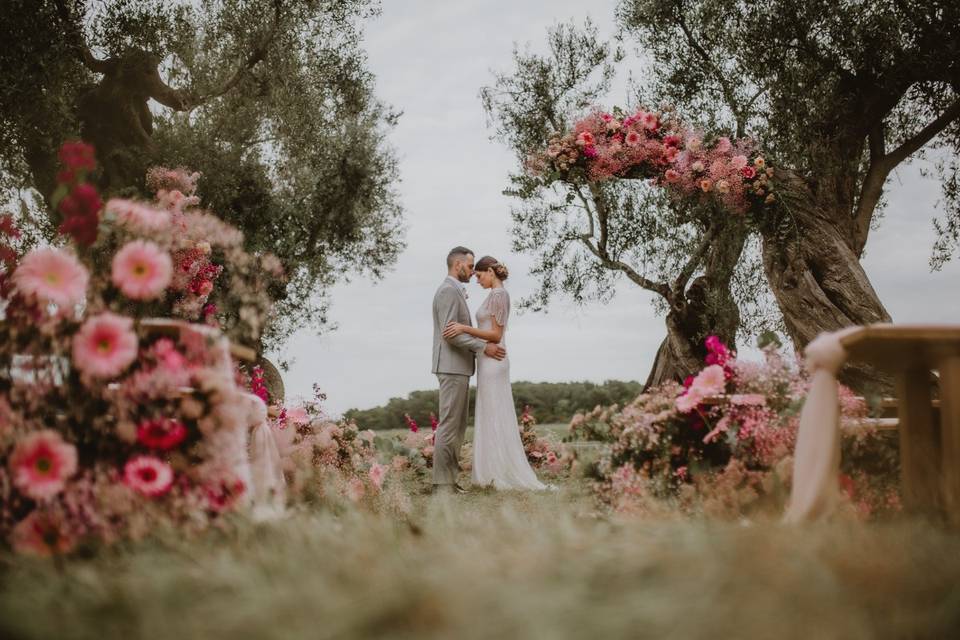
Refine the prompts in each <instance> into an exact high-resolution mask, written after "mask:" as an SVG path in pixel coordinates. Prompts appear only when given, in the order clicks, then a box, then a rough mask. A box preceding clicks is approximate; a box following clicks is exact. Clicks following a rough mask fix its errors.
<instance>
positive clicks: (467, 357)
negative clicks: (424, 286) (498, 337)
mask: <svg viewBox="0 0 960 640" xmlns="http://www.w3.org/2000/svg"><path fill="white" fill-rule="evenodd" d="M449 322H459V323H460V324H467V325H470V326H473V323H472V322H471V321H470V309H469V307H467V301H466V299H465V295H464V293H463V287H462V286H461V284H460V283H459V282H458V281H456V280H454V279H453V278H452V277H450V276H447V278H446V279H445V280H444V281H443V283H442V284H441V285H440V288H438V289H437V293H436V294H434V296H433V373H435V374H437V378H438V379H439V380H440V424H439V426H438V427H437V433H436V435H435V438H434V448H433V484H435V485H438V484H439V485H451V484H454V483H455V482H456V481H457V474H458V472H459V471H460V463H459V457H460V447H461V446H462V445H463V438H464V435H465V434H466V431H467V412H468V409H469V398H470V376H472V375H473V372H474V369H475V367H476V354H478V353H480V352H481V351H483V349H484V347H486V346H487V343H486V342H484V341H483V340H480V339H479V338H474V337H473V336H469V335H467V334H465V333H461V334H460V335H458V336H456V337H454V338H451V339H449V340H447V339H445V338H444V337H443V329H444V328H445V327H446V326H447V323H449Z"/></svg>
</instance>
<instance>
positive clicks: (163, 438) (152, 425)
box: [137, 418, 187, 451]
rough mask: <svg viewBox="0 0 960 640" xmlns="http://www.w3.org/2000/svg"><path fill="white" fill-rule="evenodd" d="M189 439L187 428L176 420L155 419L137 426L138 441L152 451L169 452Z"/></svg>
mask: <svg viewBox="0 0 960 640" xmlns="http://www.w3.org/2000/svg"><path fill="white" fill-rule="evenodd" d="M186 437H187V427H186V426H185V425H184V424H183V423H182V422H180V421H179V420H177V419H175V418H153V419H151V420H144V421H142V422H141V423H140V424H139V425H138V426H137V440H139V441H140V444H142V445H144V446H146V447H149V448H151V449H159V450H160V451H168V450H170V449H173V448H174V447H176V446H177V445H178V444H180V443H181V442H183V441H184V440H185V439H186Z"/></svg>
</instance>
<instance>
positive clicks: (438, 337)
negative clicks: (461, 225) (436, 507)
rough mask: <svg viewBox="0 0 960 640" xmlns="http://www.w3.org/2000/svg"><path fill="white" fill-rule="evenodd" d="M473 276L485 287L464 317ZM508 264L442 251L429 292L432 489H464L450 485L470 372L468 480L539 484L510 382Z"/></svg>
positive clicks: (504, 485)
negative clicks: (434, 392)
mask: <svg viewBox="0 0 960 640" xmlns="http://www.w3.org/2000/svg"><path fill="white" fill-rule="evenodd" d="M474 275H475V276H476V278H477V282H478V283H479V284H480V286H481V287H483V288H484V289H487V290H488V291H489V293H488V295H487V298H486V300H484V301H483V304H482V305H480V308H479V309H478V310H477V326H476V327H474V326H473V323H472V322H471V319H470V309H469V307H467V293H466V288H465V287H464V284H465V283H467V282H470V278H471V276H474ZM507 276H508V273H507V268H506V267H505V266H504V265H502V264H500V263H499V262H498V261H497V260H496V259H494V258H491V257H490V256H484V257H483V258H480V260H479V261H477V262H476V265H474V255H473V252H472V251H471V250H470V249H467V248H466V247H455V248H453V249H452V250H451V251H450V253H449V255H447V277H446V279H444V281H443V283H442V284H441V285H440V288H439V289H437V293H436V294H435V295H434V297H433V373H435V374H436V376H437V378H438V379H439V381H440V424H439V426H438V427H437V432H436V436H435V440H434V452H433V485H434V490H435V491H454V492H457V493H464V492H465V490H464V489H463V488H462V487H460V485H458V484H457V475H458V473H459V471H460V463H459V457H460V448H461V446H462V445H463V438H464V435H465V433H466V430H467V415H468V413H469V397H470V396H469V394H470V376H472V375H473V374H474V370H476V373H477V406H476V411H475V413H474V436H473V478H472V479H473V483H474V484H476V485H480V486H491V485H492V486H493V487H494V488H496V489H501V490H503V489H532V490H542V489H547V488H548V487H547V486H546V485H544V484H543V483H541V482H540V481H539V480H537V476H536V474H535V473H534V472H533V469H532V468H531V467H530V464H529V463H528V462H527V455H526V452H525V451H524V450H523V442H522V441H521V440H520V426H519V424H518V423H517V414H516V410H515V408H514V405H513V390H512V389H511V387H510V360H509V359H508V358H507V352H506V349H505V348H504V345H505V340H504V337H505V335H506V331H507V324H508V320H509V317H510V296H509V294H508V293H507V290H506V289H504V288H503V282H504V281H505V280H506V279H507Z"/></svg>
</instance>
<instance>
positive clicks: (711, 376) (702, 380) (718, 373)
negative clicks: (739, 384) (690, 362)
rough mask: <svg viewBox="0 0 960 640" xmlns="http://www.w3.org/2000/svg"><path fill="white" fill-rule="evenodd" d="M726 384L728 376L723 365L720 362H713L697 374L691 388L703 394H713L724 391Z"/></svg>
mask: <svg viewBox="0 0 960 640" xmlns="http://www.w3.org/2000/svg"><path fill="white" fill-rule="evenodd" d="M726 385H727V377H726V374H725V373H724V371H723V367H721V366H720V365H718V364H712V365H710V366H709V367H706V368H704V370H703V371H701V372H700V373H698V374H697V377H696V378H694V379H693V385H691V387H690V390H691V391H695V392H697V393H698V394H699V395H701V396H711V395H716V394H718V393H723V390H724V388H725V387H726Z"/></svg>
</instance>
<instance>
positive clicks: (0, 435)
mask: <svg viewBox="0 0 960 640" xmlns="http://www.w3.org/2000/svg"><path fill="white" fill-rule="evenodd" d="M61 160H62V162H63V164H64V167H63V171H61V173H60V175H59V178H58V179H59V181H60V185H59V187H58V189H57V192H56V193H55V194H54V195H53V198H52V203H53V206H54V207H55V208H56V209H57V210H58V211H59V213H60V214H61V216H62V219H63V222H62V224H61V225H60V227H59V230H60V232H61V234H62V235H63V240H65V243H64V244H63V245H62V246H51V247H40V248H35V249H33V250H31V251H30V252H28V253H27V254H26V255H20V254H19V252H18V251H17V248H16V247H17V242H16V240H17V230H16V229H15V228H14V227H13V225H12V224H11V223H10V221H9V219H7V220H5V222H4V224H3V225H2V229H0V230H2V232H3V234H4V235H3V237H2V238H0V240H2V242H0V244H2V245H3V247H4V251H3V255H2V258H3V260H4V271H3V273H2V275H0V297H2V304H3V317H2V322H0V496H2V510H0V535H2V536H3V537H4V538H5V539H6V540H8V541H9V542H10V544H11V545H12V546H13V547H14V548H15V549H17V550H19V551H24V552H31V553H37V554H41V555H43V554H50V553H64V552H67V551H70V550H71V549H73V548H75V547H76V546H77V545H78V544H82V543H84V542H85V541H96V540H100V541H112V540H116V539H119V538H124V537H140V536H143V535H147V534H148V533H149V532H150V531H151V530H152V528H153V527H156V526H164V525H172V526H177V527H182V528H185V529H192V528H201V527H204V526H206V525H208V524H209V523H210V522H213V521H216V520H217V519H218V518H219V517H220V516H221V515H222V514H224V513H227V512H230V511H233V510H234V509H236V508H237V506H239V505H240V504H242V503H243V500H244V496H245V495H246V493H247V490H248V488H249V483H250V478H249V466H248V464H247V452H246V438H247V433H246V429H247V427H248V426H249V425H250V424H251V423H252V422H255V421H256V420H257V419H259V417H260V416H261V415H262V413H263V411H264V407H263V406H262V405H260V404H259V403H258V402H256V401H254V402H250V401H249V400H248V398H247V397H246V396H244V395H243V393H242V389H241V388H240V387H238V385H237V383H236V379H235V371H234V368H233V365H232V362H231V360H230V355H229V343H228V342H227V341H226V340H225V339H224V338H223V337H222V334H221V333H220V331H219V330H217V328H214V327H210V326H207V325H218V318H217V312H216V309H215V308H214V304H215V303H214V302H213V301H214V300H218V301H223V304H225V305H226V306H230V307H231V308H234V309H237V314H236V317H235V319H230V320H228V321H227V322H226V326H225V327H224V329H225V330H226V331H227V332H228V333H230V334H231V335H232V336H234V337H236V338H237V339H241V340H245V341H255V340H256V339H257V338H259V335H260V333H261V331H262V330H263V326H264V322H265V320H266V318H267V311H268V309H269V304H270V301H269V298H267V297H266V294H265V293H263V291H264V290H265V289H262V287H261V284H262V282H261V280H262V279H263V278H266V277H270V276H277V277H280V276H281V275H282V273H281V272H280V270H279V266H278V264H276V263H275V258H272V257H271V256H266V255H264V256H256V255H251V254H248V253H246V252H245V251H244V250H243V249H242V236H241V234H240V233H239V232H238V231H237V230H235V229H234V228H232V227H230V226H229V225H226V224H225V223H223V222H222V221H220V220H219V219H217V218H216V217H214V216H213V215H212V214H209V213H205V212H201V211H199V210H197V209H195V208H194V207H195V205H196V204H197V199H196V196H194V195H193V191H194V188H195V182H196V178H197V175H196V174H193V175H189V174H187V173H186V172H184V171H183V170H172V171H171V170H166V169H155V170H153V171H152V172H151V175H150V176H149V177H148V181H149V182H150V183H151V184H154V185H155V186H156V187H157V189H158V191H157V197H156V200H155V201H153V202H139V201H132V200H120V199H111V200H109V201H107V203H106V204H105V205H104V204H103V203H102V202H101V200H100V196H99V194H98V192H97V190H96V188H95V187H94V186H93V185H92V184H91V183H89V182H88V181H87V176H88V175H89V174H90V172H92V171H93V170H94V169H95V167H96V165H95V161H94V154H93V149H92V148H91V147H89V146H88V145H84V144H82V143H68V144H66V145H64V147H63V150H62V152H61ZM156 317H160V318H180V320H165V321H163V322H160V323H157V322H152V323H151V322H147V321H146V320H147V319H149V318H156ZM187 320H190V321H200V322H201V324H190V323H189V322H186V321H187ZM161 326H162V327H163V328H165V329H166V330H165V331H160V330H158V329H160V328H161Z"/></svg>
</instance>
